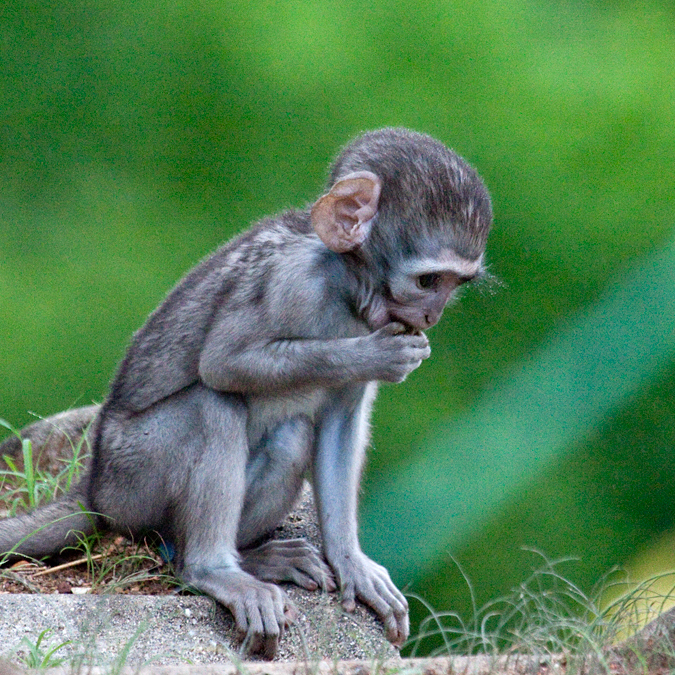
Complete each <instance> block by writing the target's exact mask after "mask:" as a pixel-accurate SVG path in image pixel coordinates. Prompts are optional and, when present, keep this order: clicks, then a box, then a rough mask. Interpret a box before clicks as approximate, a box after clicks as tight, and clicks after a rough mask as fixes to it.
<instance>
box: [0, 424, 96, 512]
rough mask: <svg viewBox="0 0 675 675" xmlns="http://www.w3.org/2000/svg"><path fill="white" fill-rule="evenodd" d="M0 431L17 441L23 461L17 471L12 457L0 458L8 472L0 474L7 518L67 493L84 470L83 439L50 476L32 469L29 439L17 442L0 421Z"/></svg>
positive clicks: (49, 473)
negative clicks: (5, 431) (2, 428)
mask: <svg viewBox="0 0 675 675" xmlns="http://www.w3.org/2000/svg"><path fill="white" fill-rule="evenodd" d="M0 427H4V428H5V429H8V430H9V431H11V432H12V434H14V435H15V436H16V437H17V438H19V439H20V440H21V454H22V459H23V470H20V469H19V468H18V467H17V464H16V462H15V461H14V459H13V458H12V457H9V456H7V455H5V456H4V457H3V458H2V459H3V461H4V463H5V464H6V465H7V467H8V469H2V470H0V503H2V504H4V505H5V508H6V510H7V513H8V515H15V514H16V512H17V509H18V510H19V511H25V510H27V509H34V508H36V507H37V506H40V504H43V503H45V502H50V501H52V500H54V499H55V498H56V497H58V496H59V495H60V494H64V493H66V492H68V490H69V489H70V486H71V485H72V483H73V480H76V479H77V478H78V477H79V475H80V472H81V471H82V468H83V466H84V460H85V454H86V450H88V448H87V447H86V441H85V440H84V438H85V437H84V436H82V438H80V440H79V441H78V442H77V443H71V447H72V450H73V453H72V456H71V455H68V457H65V458H63V459H62V460H61V461H62V464H63V468H62V469H61V470H60V471H58V472H56V473H51V472H49V471H44V470H42V469H41V468H39V467H37V466H35V461H34V460H35V458H34V457H33V447H32V444H31V442H30V440H29V439H21V436H20V435H19V433H18V432H17V431H16V429H14V427H12V425H11V424H9V423H8V422H6V421H5V420H3V419H0Z"/></svg>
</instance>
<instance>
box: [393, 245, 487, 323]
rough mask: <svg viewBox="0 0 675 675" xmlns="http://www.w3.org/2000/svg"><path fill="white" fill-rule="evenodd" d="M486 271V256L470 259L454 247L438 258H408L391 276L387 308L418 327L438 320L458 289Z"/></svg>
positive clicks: (397, 317) (396, 318) (394, 316)
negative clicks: (461, 254) (483, 270)
mask: <svg viewBox="0 0 675 675" xmlns="http://www.w3.org/2000/svg"><path fill="white" fill-rule="evenodd" d="M481 272H482V256H481V257H480V258H478V259H476V260H468V259H466V258H463V257H461V256H459V255H457V254H456V253H455V252H454V251H451V250H450V251H444V252H442V253H441V254H440V255H439V256H438V257H437V258H433V259H432V258H424V259H414V260H411V261H408V262H406V263H405V264H403V265H402V266H401V268H400V269H399V270H398V272H396V273H395V274H392V275H391V276H390V279H389V284H388V288H387V292H386V293H385V297H384V303H383V304H384V309H385V310H386V314H387V318H388V320H389V321H399V322H401V323H404V324H405V325H407V326H410V327H411V328H412V329H414V330H426V329H427V328H431V326H434V325H436V324H437V323H438V321H439V320H440V318H441V316H442V314H443V310H444V309H445V306H446V305H447V304H448V302H450V300H451V299H452V298H453V296H454V295H455V291H456V290H457V289H458V288H459V287H460V286H461V285H462V284H465V283H467V282H469V281H471V280H472V279H475V278H476V277H477V276H479V275H480V274H481Z"/></svg>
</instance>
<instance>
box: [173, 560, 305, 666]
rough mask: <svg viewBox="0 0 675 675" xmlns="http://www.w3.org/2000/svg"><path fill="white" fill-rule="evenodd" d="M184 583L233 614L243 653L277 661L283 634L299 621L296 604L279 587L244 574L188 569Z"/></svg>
mask: <svg viewBox="0 0 675 675" xmlns="http://www.w3.org/2000/svg"><path fill="white" fill-rule="evenodd" d="M183 579H184V580H185V581H186V582H187V583H189V584H190V585H191V586H194V587H195V588H197V589H199V590H200V591H203V592H205V593H208V594H209V595H210V596H212V597H214V598H215V599H216V600H218V602H220V603H222V604H223V605H225V607H227V608H228V609H229V610H230V611H231V612H232V616H233V617H234V622H235V624H236V627H237V632H238V633H239V635H240V637H241V638H242V639H243V644H242V651H245V652H248V653H251V654H262V656H263V658H265V659H273V658H274V656H275V654H276V653H277V648H278V646H279V640H280V639H281V637H282V636H283V634H284V631H285V630H286V628H288V626H290V625H291V624H292V623H294V622H295V619H296V617H297V610H296V609H295V607H294V605H293V603H292V602H291V601H290V600H289V599H288V597H287V595H286V594H285V593H284V592H283V591H282V590H281V589H280V588H279V587H278V586H275V585H274V584H267V583H265V582H264V581H259V580H258V579H255V578H254V577H252V576H251V575H250V574H247V573H246V572H242V571H241V570H238V569H225V568H208V567H200V568H197V569H196V570H189V569H188V570H186V572H184V574H183Z"/></svg>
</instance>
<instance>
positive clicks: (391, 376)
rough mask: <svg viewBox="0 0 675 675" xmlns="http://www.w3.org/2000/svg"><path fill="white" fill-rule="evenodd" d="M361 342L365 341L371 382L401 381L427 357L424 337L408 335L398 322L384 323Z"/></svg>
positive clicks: (426, 341)
mask: <svg viewBox="0 0 675 675" xmlns="http://www.w3.org/2000/svg"><path fill="white" fill-rule="evenodd" d="M362 339H363V340H368V341H369V342H368V344H369V347H370V350H369V351H370V352H371V353H370V358H369V367H370V370H371V371H372V377H371V378H370V379H373V380H381V381H383V382H395V383H399V382H403V380H405V378H406V377H408V375H409V374H410V373H412V371H413V370H415V369H416V368H418V367H419V366H420V364H421V363H422V361H423V360H424V359H428V358H429V356H431V348H430V347H429V340H428V339H427V336H426V335H425V334H424V333H422V332H421V331H417V332H414V333H411V332H410V329H408V328H406V326H404V325H403V324H402V323H397V322H394V323H388V324H387V325H386V326H384V327H383V328H380V329H379V330H376V331H375V332H374V333H371V334H370V335H367V336H365V337H364V338H362Z"/></svg>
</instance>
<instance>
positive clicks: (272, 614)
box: [260, 603, 286, 660]
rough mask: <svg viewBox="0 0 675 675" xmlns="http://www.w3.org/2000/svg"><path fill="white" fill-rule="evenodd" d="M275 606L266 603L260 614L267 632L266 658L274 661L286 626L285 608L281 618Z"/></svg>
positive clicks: (264, 648)
mask: <svg viewBox="0 0 675 675" xmlns="http://www.w3.org/2000/svg"><path fill="white" fill-rule="evenodd" d="M275 604H276V603H275ZM275 604H272V603H264V604H263V606H262V607H261V609H260V614H261V616H262V620H263V625H264V630H265V637H264V644H263V649H262V651H263V656H264V658H266V659H268V660H270V659H273V658H274V655H275V654H276V653H277V647H278V646H279V640H280V639H281V636H282V635H283V632H284V626H285V623H286V620H285V617H284V613H283V607H282V611H281V616H279V613H278V609H279V608H278V607H275Z"/></svg>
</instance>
